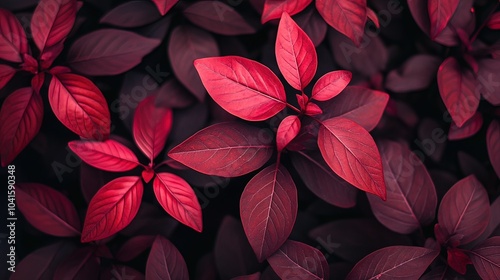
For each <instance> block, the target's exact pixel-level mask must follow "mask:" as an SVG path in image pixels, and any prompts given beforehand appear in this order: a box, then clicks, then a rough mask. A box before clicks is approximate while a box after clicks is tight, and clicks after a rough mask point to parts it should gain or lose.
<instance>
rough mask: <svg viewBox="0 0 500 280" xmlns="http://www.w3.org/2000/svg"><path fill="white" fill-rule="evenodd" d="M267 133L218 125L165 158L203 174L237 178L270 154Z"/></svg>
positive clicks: (265, 159)
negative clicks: (168, 157)
mask: <svg viewBox="0 0 500 280" xmlns="http://www.w3.org/2000/svg"><path fill="white" fill-rule="evenodd" d="M266 133H267V131H265V130H260V129H258V128H256V127H252V126H249V125H245V124H240V123H229V122H228V123H219V124H214V125H211V126H209V127H207V128H205V129H203V130H200V131H199V132H197V133H196V134H194V135H193V136H191V137H189V138H188V139H187V140H186V141H184V142H182V143H181V144H179V145H178V146H176V147H174V148H173V149H172V150H170V152H169V153H168V155H169V156H170V157H171V158H173V159H175V160H177V161H179V162H180V163H182V164H184V165H186V166H188V167H190V168H192V169H194V170H196V171H198V172H201V173H204V174H208V175H216V176H223V177H237V176H241V175H244V174H248V173H250V172H252V171H254V170H257V169H259V168H260V167H262V165H264V164H265V163H266V162H267V161H268V160H269V158H270V157H271V155H272V153H273V146H272V145H271V143H272V142H271V141H272V136H270V135H269V134H266Z"/></svg>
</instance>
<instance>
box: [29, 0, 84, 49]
mask: <svg viewBox="0 0 500 280" xmlns="http://www.w3.org/2000/svg"><path fill="white" fill-rule="evenodd" d="M76 6H77V5H76V0H42V1H40V3H39V4H38V6H37V7H36V9H35V12H34V13H33V17H32V19H31V34H32V35H33V41H35V44H36V46H37V47H38V49H39V50H40V52H41V53H44V52H45V51H46V50H47V49H49V48H51V47H53V46H55V45H57V44H58V43H60V42H63V41H64V40H65V39H66V36H68V34H69V32H70V31H71V28H73V24H74V23H75V19H76V11H77V7H76Z"/></svg>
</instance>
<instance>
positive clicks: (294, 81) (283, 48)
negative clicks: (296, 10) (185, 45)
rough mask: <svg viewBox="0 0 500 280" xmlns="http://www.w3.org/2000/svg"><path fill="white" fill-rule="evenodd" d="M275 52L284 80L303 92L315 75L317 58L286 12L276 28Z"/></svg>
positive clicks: (308, 40) (312, 46) (309, 40)
mask: <svg viewBox="0 0 500 280" xmlns="http://www.w3.org/2000/svg"><path fill="white" fill-rule="evenodd" d="M275 52H276V61H277V62H278V67H279V69H280V71H281V73H282V74H283V76H284V77H285V80H286V81H287V82H288V83H289V84H290V85H291V86H292V87H293V88H294V89H297V90H303V89H304V88H305V87H306V86H307V85H308V84H309V83H310V82H311V80H312V79H313V78H314V74H316V69H317V68H318V56H317V54H316V49H315V48H314V44H313V42H312V41H311V39H309V37H308V36H307V34H306V33H305V32H304V31H303V30H302V29H300V27H299V26H298V25H297V24H296V23H295V21H293V19H292V18H291V17H290V16H289V15H288V14H287V13H286V12H285V13H283V15H282V16H281V20H280V23H279V26H278V35H277V36H276V49H275Z"/></svg>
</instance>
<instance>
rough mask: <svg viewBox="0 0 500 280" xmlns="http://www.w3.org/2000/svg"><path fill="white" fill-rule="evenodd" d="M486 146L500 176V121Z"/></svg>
mask: <svg viewBox="0 0 500 280" xmlns="http://www.w3.org/2000/svg"><path fill="white" fill-rule="evenodd" d="M0 119H1V118H0ZM486 147H487V148H488V155H489V158H490V162H491V165H493V169H495V173H496V174H497V176H498V177H499V178H500V123H499V122H498V121H493V122H491V124H490V126H489V127H488V132H487V134H486Z"/></svg>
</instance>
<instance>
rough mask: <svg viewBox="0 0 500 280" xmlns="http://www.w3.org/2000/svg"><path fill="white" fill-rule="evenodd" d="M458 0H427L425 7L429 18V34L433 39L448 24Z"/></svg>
mask: <svg viewBox="0 0 500 280" xmlns="http://www.w3.org/2000/svg"><path fill="white" fill-rule="evenodd" d="M458 2H460V1H459V0H428V6H427V9H428V10H429V17H430V20H431V25H430V26H431V29H430V32H431V33H430V35H431V38H432V39H435V38H436V37H437V36H438V35H439V34H440V33H441V32H442V31H443V29H444V28H445V27H446V25H448V22H449V21H450V19H451V17H452V16H453V14H454V13H455V10H456V9H457V6H458Z"/></svg>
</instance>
